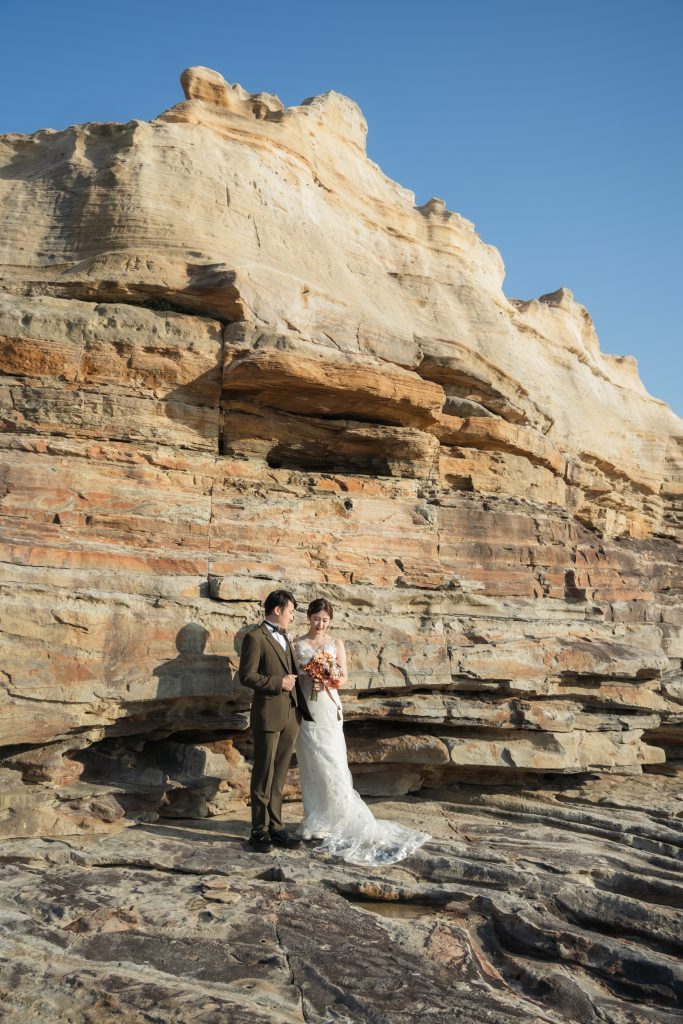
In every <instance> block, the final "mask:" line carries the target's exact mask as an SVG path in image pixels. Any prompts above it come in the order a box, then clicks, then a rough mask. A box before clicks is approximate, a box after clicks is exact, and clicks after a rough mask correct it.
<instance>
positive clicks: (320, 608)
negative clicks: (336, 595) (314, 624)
mask: <svg viewBox="0 0 683 1024" xmlns="http://www.w3.org/2000/svg"><path fill="white" fill-rule="evenodd" d="M318 612H327V614H328V615H329V617H330V618H331V619H333V618H334V612H333V611H332V605H331V604H330V602H329V601H327V600H325V598H324V597H316V599H315V601H311V603H310V604H309V606H308V608H307V609H306V615H307V617H308V618H309V619H310V617H311V615H316V614H317V613H318Z"/></svg>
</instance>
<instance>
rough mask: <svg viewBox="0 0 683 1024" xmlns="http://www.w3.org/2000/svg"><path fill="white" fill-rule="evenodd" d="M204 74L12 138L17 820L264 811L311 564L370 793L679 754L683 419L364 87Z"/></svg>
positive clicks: (10, 791) (9, 582)
mask: <svg viewBox="0 0 683 1024" xmlns="http://www.w3.org/2000/svg"><path fill="white" fill-rule="evenodd" d="M183 86H184V89H185V96H186V99H185V102H183V103H180V104H178V105H177V106H175V107H173V108H171V110H169V111H166V112H165V113H163V114H161V115H160V116H159V117H158V118H156V119H155V120H154V121H152V122H149V123H146V122H139V121H133V122H129V123H128V124H125V125H120V124H115V125H112V124H88V125H81V126H76V127H74V128H69V129H67V130H66V131H63V132H54V131H43V132H38V133H36V134H35V135H32V136H5V137H3V138H2V139H1V140H0V162H1V163H2V167H3V173H2V176H1V177H0V196H1V197H2V198H1V206H0V211H1V212H0V275H1V286H2V295H1V296H0V357H1V359H2V373H3V377H2V380H1V381H0V391H1V410H2V411H1V416H2V428H3V429H2V433H1V434H0V445H1V446H2V489H1V492H0V493H1V495H2V496H1V498H0V514H1V516H2V551H1V553H0V586H1V587H2V601H3V618H2V637H1V644H2V646H1V654H2V662H1V664H0V669H1V674H0V685H1V687H2V691H3V700H2V703H1V705H0V742H1V743H2V745H3V760H2V767H1V768H0V773H1V776H2V790H1V793H2V796H1V801H2V815H3V819H2V827H3V829H4V830H5V831H6V833H8V834H18V835H31V834H47V833H50V834H60V835H68V834H72V833H73V832H77V831H83V830H89V829H98V830H109V829H118V828H120V827H121V825H122V824H125V823H129V822H131V821H134V820H141V819H142V820H144V819H148V820H149V819H154V818H155V817H156V816H157V815H159V814H165V815H170V816H178V815H179V814H180V815H182V814H188V813H195V812H196V813H197V814H211V813H217V812H222V811H225V809H226V807H227V806H228V805H229V804H230V803H231V801H232V802H235V803H237V804H239V805H240V806H242V805H243V801H244V796H245V779H246V778H247V777H248V763H247V761H245V757H246V758H247V759H248V755H249V739H248V735H247V734H246V732H245V729H246V724H247V716H246V711H247V707H248V696H247V694H246V692H245V691H244V690H243V689H242V688H241V687H240V686H239V685H238V684H237V682H236V680H235V668H236V664H237V660H238V651H239V643H240V638H241V635H242V632H243V630H244V629H245V628H246V627H248V625H249V624H250V623H252V622H254V621H257V619H258V617H259V606H260V602H261V601H262V599H263V597H264V596H265V594H266V593H267V592H268V591H269V590H271V589H273V587H275V586H279V585H281V584H284V585H288V586H290V587H292V588H293V589H294V590H295V591H296V593H297V596H298V597H299V599H300V600H301V601H302V602H303V603H304V604H305V603H306V601H308V600H309V599H311V598H312V597H315V596H320V595H321V594H324V595H325V596H327V597H329V598H330V599H331V600H332V601H333V603H334V605H335V608H336V610H337V611H336V616H335V628H336V629H337V630H338V631H339V633H340V635H343V636H344V637H345V638H346V640H347V644H348V648H349V652H350V666H351V684H350V687H349V689H348V691H347V694H346V697H345V704H346V714H347V721H348V725H347V731H348V742H349V749H350V757H351V760H352V764H353V769H354V773H355V776H356V779H357V782H358V785H359V787H360V788H361V789H362V790H363V791H364V792H366V793H372V794H392V795H401V794H406V793H412V792H418V791H420V790H422V791H424V792H428V791H429V790H430V789H434V788H435V787H443V786H453V785H457V784H463V783H467V782H471V781H472V780H473V779H481V778H489V779H491V780H494V781H496V782H497V783H500V782H503V783H505V782H506V781H507V782H509V783H512V782H523V781H525V780H527V781H528V779H529V778H535V777H537V776H538V775H539V774H547V773H557V775H558V777H559V776H560V775H563V774H567V773H573V774H577V773H578V774H586V773H596V772H598V773H599V772H615V771H616V772H620V773H641V772H642V770H643V766H645V767H646V768H647V769H648V770H650V771H666V772H669V771H675V770H676V767H677V765H678V764H679V762H680V749H681V743H680V738H679V737H680V723H681V715H682V706H683V681H682V676H681V659H682V658H683V631H682V629H681V627H682V625H683V603H682V600H681V573H680V563H681V554H680V551H681V548H680V545H679V540H680V531H681V522H682V518H681V509H682V505H681V495H682V494H683V484H682V480H683V474H682V472H681V469H682V467H683V455H682V452H683V448H682V445H683V431H682V426H681V421H680V420H679V419H678V418H677V417H676V416H674V414H673V413H672V412H671V410H669V409H668V408H667V407H666V406H665V405H664V404H663V403H661V402H659V401H657V400H655V399H653V398H652V397H650V396H649V395H648V394H647V393H646V392H645V390H644V389H643V387H642V385H641V383H640V381H639V379H638V376H637V372H636V369H635V364H634V363H633V361H632V360H630V359H628V358H621V357H613V356H606V355H604V354H603V353H601V352H600V350H599V347H598V342H597V338H596V335H595V331H594V329H593V327H592V324H591V321H590V317H589V315H588V313H587V312H586V310H585V309H583V307H581V306H580V305H579V304H578V303H577V302H575V301H574V299H573V297H572V295H571V293H570V292H568V291H567V290H566V289H560V290H559V291H557V292H554V293H552V294H549V295H544V296H542V297H541V298H540V299H539V300H534V301H532V302H521V301H514V300H509V299H508V298H506V297H505V295H504V293H503V290H502V281H503V266H502V262H501V259H500V256H499V255H498V253H497V252H496V251H495V250H494V249H493V248H492V247H491V246H487V245H485V244H483V243H482V242H481V241H480V239H479V238H478V236H477V235H476V233H475V232H474V229H473V227H472V225H471V224H469V222H467V221H465V220H464V219H463V218H461V217H459V216H458V215H457V214H454V213H451V212H450V211H448V210H446V209H445V206H444V204H443V203H442V202H441V201H440V200H436V199H433V200H430V201H429V202H428V203H425V204H423V205H421V206H417V205H416V204H415V197H414V196H413V195H412V193H410V192H408V191H407V190H405V189H403V188H401V187H400V186H399V185H397V184H396V183H395V182H392V181H390V180H389V179H388V178H386V177H385V176H384V175H383V174H382V172H381V170H380V169H379V168H378V167H377V166H376V165H375V164H374V163H372V161H370V160H368V158H367V156H366V155H365V133H366V128H365V122H364V120H363V118H362V115H361V114H360V111H359V110H358V108H357V107H356V106H355V104H353V103H352V102H351V101H349V100H347V99H346V98H345V97H342V96H339V95H338V94H336V93H328V94H325V95H324V96H319V97H314V98H312V99H311V100H307V101H305V102H304V103H303V104H302V105H301V106H299V107H291V108H285V107H283V106H282V104H281V103H280V102H279V100H277V98H276V97H272V96H268V95H265V94H258V95H255V96H252V95H249V94H247V93H245V92H244V90H242V89H241V88H240V87H239V86H230V85H228V84H227V83H225V82H224V81H223V79H222V78H221V77H220V76H218V75H217V74H216V73H215V72H210V71H207V70H206V69H201V68H200V69H196V68H195V69H190V70H189V71H187V72H185V73H184V75H183ZM667 757H668V760H667ZM291 794H292V796H295V795H296V777H295V776H293V778H292V789H291Z"/></svg>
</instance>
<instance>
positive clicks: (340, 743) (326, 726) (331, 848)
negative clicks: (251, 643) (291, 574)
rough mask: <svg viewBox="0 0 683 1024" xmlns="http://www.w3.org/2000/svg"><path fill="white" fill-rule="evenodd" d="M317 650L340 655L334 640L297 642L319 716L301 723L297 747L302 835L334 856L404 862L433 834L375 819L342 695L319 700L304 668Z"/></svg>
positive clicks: (306, 684) (323, 694) (304, 681)
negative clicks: (354, 756)
mask: <svg viewBox="0 0 683 1024" xmlns="http://www.w3.org/2000/svg"><path fill="white" fill-rule="evenodd" d="M318 650H325V651H329V652H330V653H331V654H332V655H335V656H336V651H335V645H334V641H333V640H328V641H327V642H326V643H325V644H323V645H322V646H321V647H315V646H313V645H311V644H310V643H309V642H308V641H307V640H298V641H297V642H296V651H297V656H298V659H299V664H300V666H301V667H302V670H303V671H302V686H303V689H304V696H305V697H306V701H307V703H308V706H309V708H310V709H311V712H312V714H313V717H314V719H315V721H314V722H307V721H303V722H302V723H301V728H300V730H299V736H298V739H297V745H296V756H297V761H298V762H299V770H300V773H301V791H302V796H303V802H304V818H303V821H302V823H301V825H300V827H299V829H298V834H299V835H300V836H301V837H302V838H303V839H315V838H319V837H322V843H321V844H320V845H319V846H317V847H316V853H330V854H334V855H335V856H338V857H341V858H342V859H343V860H345V861H347V862H348V863H350V864H393V863H396V862H397V861H400V860H404V859H405V858H406V857H409V856H411V854H413V853H415V851H416V850H418V849H419V848H420V846H422V844H423V843H425V842H426V841H427V840H428V839H429V838H430V837H429V836H428V835H427V834H426V833H425V832H416V831H414V830H413V829H410V828H406V827H405V826H404V825H399V824H398V823H396V822H393V821H386V820H381V819H377V818H375V817H374V815H373V813H372V811H371V810H370V808H369V807H368V805H367V804H366V803H365V802H364V801H363V799H362V798H361V796H360V794H359V793H357V792H356V790H355V789H354V788H353V778H352V775H351V772H350V770H349V766H348V758H347V753H346V741H345V739H344V729H343V725H344V716H343V708H342V703H341V700H340V698H339V693H338V691H336V690H326V691H321V692H319V693H318V696H317V699H316V700H313V699H312V691H313V683H312V680H311V678H310V676H308V674H307V673H306V671H305V666H306V665H307V664H308V662H309V661H310V659H311V658H312V657H313V655H314V654H315V653H316V652H317V651H318Z"/></svg>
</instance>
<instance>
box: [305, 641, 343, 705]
mask: <svg viewBox="0 0 683 1024" xmlns="http://www.w3.org/2000/svg"><path fill="white" fill-rule="evenodd" d="M306 671H307V672H308V674H309V676H310V677H311V679H312V680H313V682H314V683H318V684H319V685H320V686H322V687H323V688H325V689H331V690H338V689H339V685H340V682H341V672H340V670H339V665H338V664H337V659H336V658H335V656H334V654H330V652H329V651H318V652H317V653H316V654H314V655H313V657H312V658H311V660H310V661H309V663H308V664H307V665H306ZM317 699H318V690H316V689H315V688H314V689H313V693H312V694H311V700H317Z"/></svg>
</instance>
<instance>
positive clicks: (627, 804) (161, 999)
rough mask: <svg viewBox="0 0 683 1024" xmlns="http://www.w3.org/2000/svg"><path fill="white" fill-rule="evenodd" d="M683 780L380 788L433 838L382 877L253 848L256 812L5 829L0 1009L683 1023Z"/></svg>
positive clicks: (299, 854) (105, 1016)
mask: <svg viewBox="0 0 683 1024" xmlns="http://www.w3.org/2000/svg"><path fill="white" fill-rule="evenodd" d="M679 790H680V785H679V783H678V781H677V780H676V778H671V777H667V776H656V775H651V776H648V775H646V776H640V777H638V776H633V777H621V778H620V777H616V776H603V777H601V778H587V779H584V780H583V781H582V782H579V783H577V782H568V783H567V784H566V785H565V787H564V788H560V789H559V790H558V788H557V785H555V787H554V789H553V790H545V789H544V788H543V786H542V785H540V784H539V787H538V788H537V789H530V788H527V789H523V790H520V789H516V790H515V789H501V788H499V789H497V790H496V791H495V792H494V791H492V790H491V789H484V788H483V787H482V788H477V787H461V788H460V789H459V790H456V791H449V792H443V793H438V792H437V793H432V794H431V795H430V798H429V799H422V798H409V799H406V800H402V801H400V802H386V801H383V802H376V803H374V804H373V810H374V811H375V814H376V815H377V816H378V817H386V818H392V819H395V820H401V821H404V822H406V823H410V824H411V825H412V826H414V827H418V828H421V829H424V830H426V831H428V832H429V833H430V834H431V836H432V839H431V841H430V842H429V843H428V844H427V845H425V846H424V847H423V848H422V849H421V850H420V851H419V853H418V854H417V855H416V856H415V857H413V858H412V859H411V860H409V861H404V862H403V863H401V864H399V865H395V866H391V867H384V868H382V869H380V868H360V867H353V866H349V865H346V864H344V863H342V862H340V861H337V860H331V859H329V858H326V857H323V856H322V855H321V854H316V852H315V849H314V848H313V847H311V846H310V845H306V846H304V847H302V848H301V850H299V851H294V852H290V851H286V852H280V851H278V852H274V853H272V854H267V855H258V854H254V853H252V852H250V851H249V850H248V848H247V847H246V846H245V839H246V837H247V834H248V811H247V809H246V808H245V807H239V808H236V810H235V813H234V814H232V815H225V816H223V817H220V818H210V819H203V820H192V821H190V820H174V821H161V822H158V823H156V824H146V825H137V826H135V827H131V828H129V829H127V830H124V831H122V832H119V833H116V834H110V835H106V836H101V835H100V836H86V837H84V836H79V837H75V838H67V839H63V838H60V839H52V840H50V839H16V840H12V841H6V842H4V843H3V844H2V845H0V860H1V861H2V865H3V867H2V876H1V878H0V901H1V907H2V914H1V932H0V1019H1V1020H2V1021H6V1022H8V1024H34V1022H40V1024H52V1022H60V1024H62V1022H64V1024H82V1022H88V1024H108V1022H110V1021H117V1022H118V1021H131V1022H136V1024H137V1022H143V1021H144V1022H165V1021H177V1022H179V1024H180V1022H182V1024H188V1022H193V1024H200V1022H201V1024H219V1022H220V1024H223V1022H227V1021H229V1022H231V1024H252V1022H253V1024H256V1022H260V1021H274V1022H277V1024H289V1022H302V1021H305V1022H307V1024H314V1022H315V1024H317V1022H325V1024H327V1022H333V1021H339V1022H342V1021H354V1022H356V1021H359V1022H360V1021H363V1022H376V1024H403V1022H406V1024H407V1022H409V1021H410V1022H412V1021H427V1022H442V1021H443V1022H446V1021H448V1022H451V1021H462V1022H472V1024H488V1022H491V1024H507V1022H517V1021H520V1022H521V1021H538V1022H560V1021H581V1022H594V1021H596V1022H597V1021H603V1022H609V1024H622V1022H629V1024H644V1022H650V1021H652V1022H655V1021H656V1022H662V1024H664V1022H667V1024H673V1022H674V1021H677V1022H680V1020H681V1007H682V1006H683V970H682V965H681V952H682V949H683V927H682V924H683V913H682V912H681V906H682V904H683V885H682V884H681V873H680V863H681V848H682V846H683V825H682V822H681V817H680V814H681V804H680V800H679V798H678V795H677V794H678V792H679ZM643 808H646V809H643ZM300 810H301V809H300V807H298V806H296V805H289V807H288V818H289V820H290V821H292V822H294V821H297V820H298V818H299V815H300Z"/></svg>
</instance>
